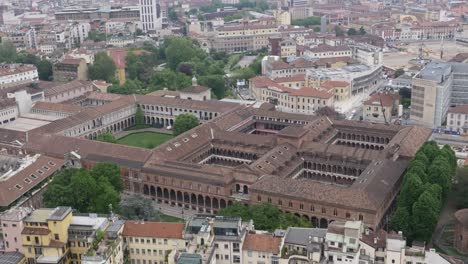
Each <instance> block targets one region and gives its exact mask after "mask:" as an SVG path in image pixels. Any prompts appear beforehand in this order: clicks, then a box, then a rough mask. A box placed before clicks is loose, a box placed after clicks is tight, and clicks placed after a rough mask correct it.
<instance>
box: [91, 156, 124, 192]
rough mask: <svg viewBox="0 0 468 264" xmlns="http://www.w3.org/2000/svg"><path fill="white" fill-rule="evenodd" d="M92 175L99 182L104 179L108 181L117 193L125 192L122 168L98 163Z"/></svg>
mask: <svg viewBox="0 0 468 264" xmlns="http://www.w3.org/2000/svg"><path fill="white" fill-rule="evenodd" d="M90 174H91V176H93V177H94V178H95V179H96V180H97V181H98V182H100V181H103V180H104V179H106V180H108V181H109V183H110V184H112V186H113V187H114V189H115V190H116V191H117V192H122V191H123V190H124V186H123V182H122V178H121V177H120V168H119V166H117V165H116V164H114V163H108V162H104V163H98V164H96V165H95V166H94V167H93V168H92V169H91V171H90Z"/></svg>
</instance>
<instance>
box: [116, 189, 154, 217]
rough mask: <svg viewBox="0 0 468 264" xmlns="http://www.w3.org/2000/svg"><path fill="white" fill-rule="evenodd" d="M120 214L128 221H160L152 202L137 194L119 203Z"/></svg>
mask: <svg viewBox="0 0 468 264" xmlns="http://www.w3.org/2000/svg"><path fill="white" fill-rule="evenodd" d="M120 213H121V215H122V216H123V217H124V218H126V219H129V220H145V221H159V220H160V214H159V212H158V211H156V210H155V209H154V207H153V204H152V201H151V200H150V199H148V198H145V197H143V196H141V195H139V194H133V195H130V196H128V197H126V198H125V199H123V200H122V202H121V203H120Z"/></svg>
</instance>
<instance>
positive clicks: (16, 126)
mask: <svg viewBox="0 0 468 264" xmlns="http://www.w3.org/2000/svg"><path fill="white" fill-rule="evenodd" d="M49 123H50V122H48V121H44V120H37V119H31V118H24V117H19V118H17V119H16V120H15V121H13V122H11V123H8V124H5V125H4V126H3V128H5V129H9V130H15V131H21V132H26V131H30V130H33V129H35V128H38V127H41V126H45V125H47V124H49Z"/></svg>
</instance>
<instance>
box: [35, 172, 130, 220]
mask: <svg viewBox="0 0 468 264" xmlns="http://www.w3.org/2000/svg"><path fill="white" fill-rule="evenodd" d="M122 191H123V183H122V180H121V178H120V169H119V167H118V166H117V165H115V164H110V163H98V164H96V165H95V166H94V167H93V168H92V169H91V170H85V169H66V170H63V171H61V172H59V173H58V174H57V175H55V176H54V178H53V180H52V182H51V183H50V185H49V187H48V188H47V190H46V191H45V192H44V203H45V205H46V206H47V207H57V206H70V207H72V208H74V209H76V210H77V211H78V212H82V213H87V212H95V213H109V212H110V205H112V208H113V210H118V209H119V202H120V192H122Z"/></svg>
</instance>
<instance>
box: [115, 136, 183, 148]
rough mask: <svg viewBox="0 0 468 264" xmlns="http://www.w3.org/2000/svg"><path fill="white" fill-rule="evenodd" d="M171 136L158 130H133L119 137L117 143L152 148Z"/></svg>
mask: <svg viewBox="0 0 468 264" xmlns="http://www.w3.org/2000/svg"><path fill="white" fill-rule="evenodd" d="M173 137H174V136H173V135H170V134H163V133H158V132H135V133H132V134H130V135H127V136H125V137H122V138H119V139H118V140H117V144H122V145H127V146H134V147H140V148H148V149H152V148H154V147H156V146H159V145H161V144H162V143H164V142H166V141H168V140H170V139H171V138H173Z"/></svg>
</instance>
